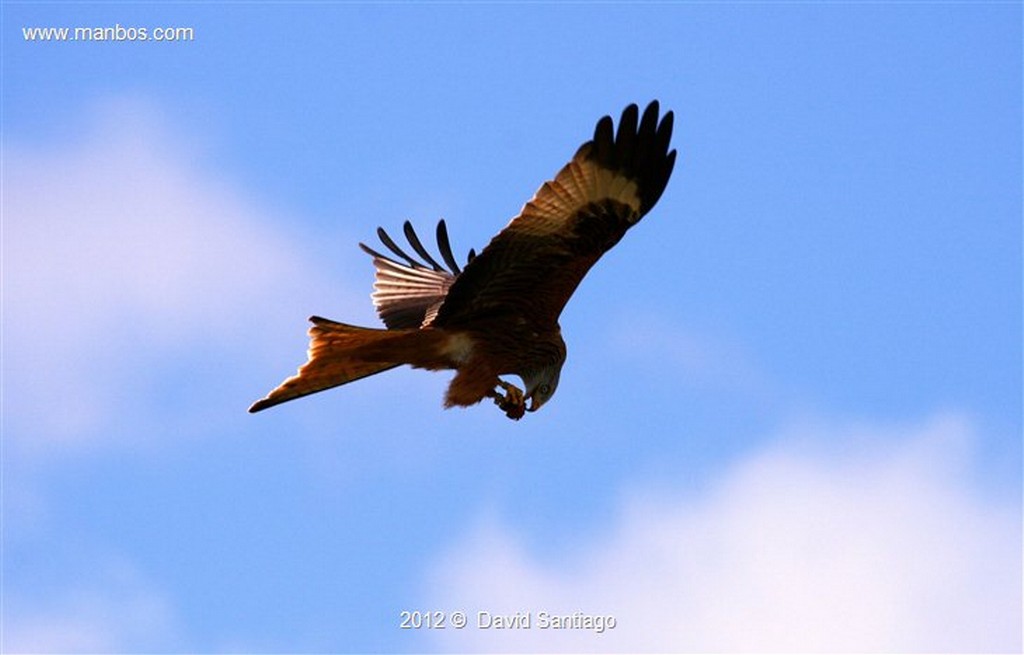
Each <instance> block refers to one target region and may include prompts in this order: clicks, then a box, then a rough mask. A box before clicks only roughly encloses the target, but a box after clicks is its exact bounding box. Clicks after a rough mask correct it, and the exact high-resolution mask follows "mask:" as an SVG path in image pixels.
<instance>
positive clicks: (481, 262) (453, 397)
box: [249, 101, 676, 420]
mask: <svg viewBox="0 0 1024 655" xmlns="http://www.w3.org/2000/svg"><path fill="white" fill-rule="evenodd" d="M638 119H639V121H638ZM671 137H672V112H667V113H666V114H665V115H664V117H662V118H661V120H660V121H659V120H658V103H657V101H655V102H652V103H651V104H649V105H648V106H647V109H645V110H644V113H643V117H642V118H640V117H639V109H638V108H637V106H636V105H630V106H628V107H626V109H625V111H623V112H622V118H621V119H620V120H619V129H618V132H615V131H614V129H613V127H612V119H611V117H610V116H605V117H604V118H602V119H601V120H600V121H598V123H597V127H596V128H595V129H594V138H593V139H592V140H590V141H587V142H586V143H584V144H583V145H582V146H581V147H580V149H579V150H577V151H576V154H575V155H574V156H573V158H572V161H570V162H569V163H568V164H567V165H566V166H565V167H564V168H563V169H562V170H561V171H559V173H558V175H556V176H555V179H554V180H551V181H548V182H545V183H544V185H543V186H541V188H540V190H539V191H537V193H536V195H534V197H533V199H532V200H530V201H529V202H528V203H526V205H525V206H524V207H523V210H522V211H521V212H520V213H519V215H518V216H516V217H515V218H513V219H512V221H511V222H510V223H509V224H508V225H507V226H506V227H505V229H504V230H502V231H501V232H499V233H498V235H497V236H496V237H494V238H493V239H492V240H491V242H490V243H489V244H488V245H487V247H486V248H484V249H483V251H482V252H481V253H480V254H479V255H475V256H474V253H473V252H472V251H471V252H470V257H469V260H468V262H467V263H466V265H465V268H464V269H463V270H460V269H459V266H458V264H456V262H455V258H454V257H453V256H452V251H451V245H450V243H449V241H448V232H447V229H446V228H445V225H444V221H441V222H440V223H439V224H438V226H437V244H438V249H439V251H440V253H441V257H442V259H444V261H445V263H446V264H447V265H448V268H447V269H446V268H444V267H442V266H441V265H440V264H438V263H437V262H436V261H435V260H434V259H433V258H432V257H431V256H430V253H429V252H427V250H426V249H425V248H424V247H423V245H422V243H421V242H420V240H419V238H418V237H417V236H416V233H415V232H414V231H413V229H412V226H411V225H410V224H409V223H408V222H406V224H405V236H406V239H408V241H409V244H410V245H411V246H412V248H413V250H415V251H416V253H417V254H418V255H419V256H420V257H421V258H422V260H423V261H417V260H415V259H413V258H412V257H410V256H408V255H407V254H406V253H405V252H403V251H402V249H401V248H399V247H398V245H397V244H396V243H395V242H394V241H393V240H392V239H391V238H390V237H389V236H388V235H387V233H386V232H385V231H384V230H382V229H378V230H377V234H378V236H379V237H380V239H381V241H382V242H383V243H384V245H385V246H386V247H387V248H388V250H390V251H391V253H392V254H393V255H394V256H395V257H397V258H398V259H400V260H402V261H398V260H397V259H393V258H391V257H388V256H385V255H382V254H380V253H378V252H376V251H374V250H372V249H370V248H368V247H366V246H365V245H363V244H359V245H360V246H361V247H362V249H363V250H364V251H366V252H367V253H368V254H370V256H372V257H373V264H374V267H375V268H376V277H375V280H376V281H375V283H374V289H375V292H374V294H373V303H374V306H375V307H376V308H377V312H378V314H379V315H380V317H381V319H382V320H383V321H384V324H385V325H386V326H387V329H373V328H364V327H356V326H354V325H346V324H344V323H336V322H334V321H330V320H327V319H325V318H320V317H318V316H314V317H312V318H310V319H309V320H310V321H311V322H312V323H313V327H311V328H310V329H309V336H310V339H311V341H310V346H309V361H308V362H306V363H305V364H303V366H302V367H301V368H300V369H299V372H298V374H297V375H295V376H294V377H291V378H288V379H287V380H285V381H284V382H283V383H282V384H281V386H279V387H277V388H276V389H274V390H273V391H271V392H270V394H269V395H268V396H267V397H266V398H264V399H262V400H259V401H257V402H256V403H254V404H253V406H252V407H250V408H249V411H250V412H258V411H260V410H262V409H266V408H267V407H271V406H273V405H277V404H278V403H283V402H285V401H288V400H291V399H293V398H298V397H299V396H305V395H307V394H311V393H315V392H317V391H323V390H324V389H329V388H331V387H336V386H339V385H342V384H347V383H349V382H352V381H353V380H358V379H360V378H364V377H367V376H369V375H373V374H375V373H380V372H381V371H386V370H388V369H391V368H394V367H396V366H400V365H402V364H409V365H411V366H413V367H415V368H425V369H429V370H432V371H437V370H442V369H455V371H456V374H455V377H454V378H453V379H452V381H451V384H450V385H449V386H448V393H447V394H446V395H445V400H444V404H445V407H451V406H453V405H460V406H468V405H473V404H476V403H478V402H480V401H481V400H483V399H484V398H492V399H494V401H495V403H496V404H497V405H498V406H499V407H500V408H501V409H502V410H503V411H504V412H505V413H506V415H507V416H508V417H509V418H512V419H516V420H518V419H520V418H522V417H523V415H524V413H525V412H527V411H530V412H533V411H536V410H537V409H539V408H540V407H541V406H542V405H543V404H544V403H546V402H547V401H548V400H550V399H551V396H553V395H554V393H555V388H556V387H557V386H558V376H559V373H560V372H561V370H562V364H563V363H564V362H565V342H564V341H562V335H561V329H560V328H559V325H558V317H559V315H560V314H561V313H562V308H563V307H565V304H566V303H567V302H568V301H569V297H570V296H572V294H573V291H575V290H576V286H577V285H578V284H579V283H580V281H581V280H582V279H583V276H584V275H586V274H587V271H588V270H590V267H591V266H593V265H594V262H596V261H597V260H598V259H599V258H600V257H601V255H603V254H604V253H605V252H606V251H607V250H608V249H609V248H611V247H612V246H614V245H615V244H616V243H618V241H619V239H621V238H622V236H623V235H624V234H625V233H626V230H628V229H629V228H631V227H633V226H634V225H635V224H636V223H637V222H638V221H639V220H640V219H641V218H642V217H643V216H644V215H645V214H646V213H647V212H649V211H650V210H651V208H652V207H654V204H655V203H656V202H658V198H660V197H661V194H662V192H663V191H664V190H665V185H666V184H668V178H669V176H670V175H671V174H672V167H673V165H674V164H675V159H676V151H675V150H672V151H671V152H669V149H668V147H669V141H670V140H671ZM424 262H426V263H424ZM500 375H516V376H519V377H520V378H521V379H522V381H523V384H524V387H525V389H524V390H520V389H519V388H518V387H515V386H514V385H512V384H510V383H508V382H506V381H504V380H502V379H500V378H499V377H498V376H500ZM498 388H500V389H503V390H504V393H501V392H500V391H498ZM527 400H530V401H531V404H530V406H529V407H527V406H526V401H527Z"/></svg>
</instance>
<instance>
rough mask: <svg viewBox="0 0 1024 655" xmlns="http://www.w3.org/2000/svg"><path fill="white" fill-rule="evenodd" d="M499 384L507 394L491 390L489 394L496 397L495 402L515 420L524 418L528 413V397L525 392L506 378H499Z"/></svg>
mask: <svg viewBox="0 0 1024 655" xmlns="http://www.w3.org/2000/svg"><path fill="white" fill-rule="evenodd" d="M498 386H499V387H501V388H502V389H504V390H505V395H501V394H500V393H498V392H497V391H495V390H491V392H490V393H489V394H488V395H489V396H490V397H491V398H493V399H494V404H495V405H497V406H498V408H499V409H501V410H502V411H503V412H505V416H507V417H509V418H510V419H512V420H513V421H518V420H519V419H521V418H523V416H524V415H525V414H526V397H525V396H524V395H523V392H522V391H521V390H520V389H519V387H517V386H515V385H514V384H510V383H508V382H505V381H504V380H498Z"/></svg>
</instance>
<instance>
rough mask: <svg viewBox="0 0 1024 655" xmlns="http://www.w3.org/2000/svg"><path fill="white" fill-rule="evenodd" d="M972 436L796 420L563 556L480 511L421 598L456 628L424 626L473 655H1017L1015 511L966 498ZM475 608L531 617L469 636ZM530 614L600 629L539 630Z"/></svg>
mask: <svg viewBox="0 0 1024 655" xmlns="http://www.w3.org/2000/svg"><path fill="white" fill-rule="evenodd" d="M974 439H975V434H974V432H973V430H972V428H971V426H970V425H969V423H968V422H967V421H965V420H963V419H962V418H958V417H955V416H952V417H951V416H939V417H936V418H934V419H932V420H929V421H927V422H925V423H923V424H921V425H917V426H884V425H882V426H878V425H876V426H871V425H866V426H848V425H845V426H838V427H837V426H822V425H817V426H809V425H802V426H797V427H794V428H793V429H790V430H787V431H785V432H784V433H783V434H781V435H780V436H779V437H778V438H777V439H776V440H774V443H776V444H777V445H775V446H773V447H771V448H768V449H767V450H765V451H763V452H761V453H758V454H755V455H753V456H751V457H749V458H748V459H746V460H745V461H742V462H740V463H738V464H737V465H736V466H735V467H733V468H732V470H731V471H729V472H728V473H727V474H726V475H725V476H723V477H722V478H721V479H720V480H719V481H718V482H717V483H716V484H715V485H714V486H712V487H711V488H709V489H708V490H707V491H706V493H704V494H702V495H700V496H698V497H682V498H680V497H676V496H673V494H672V493H671V492H666V491H664V490H662V491H659V492H651V491H638V492H635V493H633V494H631V495H629V497H628V500H626V501H625V502H624V504H623V507H622V509H621V512H620V515H619V518H618V521H617V522H616V524H615V525H613V526H609V529H608V532H607V533H606V534H604V536H603V537H602V538H601V539H600V540H599V541H597V542H596V543H593V544H592V545H590V546H589V547H587V548H583V549H581V550H580V551H579V552H578V553H577V554H576V556H575V557H574V558H573V559H572V560H571V561H545V560H543V559H541V558H539V557H538V556H536V555H534V554H531V553H530V552H529V551H528V550H526V548H525V547H524V546H523V545H522V544H523V543H524V542H525V539H521V538H520V537H519V536H517V535H516V533H515V531H514V529H513V528H511V527H510V526H507V525H504V524H503V523H502V522H500V521H498V520H495V519H493V518H492V519H488V520H484V521H482V522H481V525H480V526H479V527H478V528H477V529H476V530H475V531H474V532H473V533H472V534H470V535H468V536H467V537H466V538H465V539H463V540H461V541H459V542H458V543H457V544H455V545H454V546H453V547H452V549H451V550H450V551H449V552H448V553H447V555H446V556H445V557H444V558H443V560H442V561H440V562H438V565H437V567H436V568H435V569H434V571H435V574H434V575H433V576H432V577H431V579H430V589H431V591H430V593H429V594H428V597H429V601H428V603H427V604H426V606H427V607H437V608H445V609H452V610H454V609H461V610H464V611H466V612H467V613H468V614H469V618H470V627H468V628H466V629H463V630H451V629H448V630H444V631H435V632H434V633H433V634H434V636H436V637H437V638H438V640H439V645H440V646H441V647H443V648H444V649H449V650H473V651H510V650H511V651H518V650H524V651H536V650H544V651H635V652H645V651H647V652H664V651H791V652H792V651H922V650H923V651H936V652H939V651H962V652H967V651H989V652H997V651H1019V649H1020V648H1021V618H1020V617H1021V557H1020V553H1021V532H1020V527H1021V526H1020V519H1019V513H1018V511H1017V510H1018V509H1019V508H1014V507H1011V506H1008V505H1005V504H1000V503H999V502H997V501H994V500H992V499H989V498H985V497H982V496H980V495H978V494H977V493H975V492H974V491H972V488H971V485H970V482H969V473H970V472H969V470H968V468H969V466H968V464H967V462H969V461H970V459H971V458H970V454H971V453H970V448H971V445H972V443H973V442H974ZM851 446H852V447H851ZM478 611H488V612H491V613H494V614H499V613H500V614H513V613H515V612H527V611H529V612H532V621H533V623H532V626H531V629H529V630H524V629H510V630H496V629H487V630H483V629H478V628H476V627H475V626H476V613H477V612H478ZM541 611H547V612H550V613H554V614H563V615H571V614H572V613H574V612H582V613H584V614H590V615H612V616H614V617H615V618H616V627H615V628H614V629H611V630H605V632H604V633H602V634H597V633H596V632H595V631H594V630H588V629H579V630H555V629H540V627H539V612H541Z"/></svg>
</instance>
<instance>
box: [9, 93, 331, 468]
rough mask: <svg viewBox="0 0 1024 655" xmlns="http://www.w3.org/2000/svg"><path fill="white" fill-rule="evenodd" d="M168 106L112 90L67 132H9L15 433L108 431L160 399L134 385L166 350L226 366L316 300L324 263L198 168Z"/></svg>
mask: <svg viewBox="0 0 1024 655" xmlns="http://www.w3.org/2000/svg"><path fill="white" fill-rule="evenodd" d="M165 122H166V121H164V120H163V119H162V118H161V116H160V114H159V112H158V111H156V110H155V108H154V107H152V106H151V105H149V104H146V103H144V102H139V101H132V100H118V101H111V102H108V103H106V104H103V105H101V106H99V107H98V108H97V109H96V111H95V112H94V120H93V121H92V123H91V124H90V126H89V128H88V130H87V134H86V135H85V136H84V137H82V138H80V139H77V140H75V141H72V142H68V143H65V144H62V145H58V146H47V147H45V148H41V147H38V146H35V147H30V146H29V145H28V144H26V143H22V142H19V141H18V140H17V139H16V138H15V139H8V146H7V148H6V149H5V152H4V156H5V173H4V205H3V229H4V239H3V244H4V245H3V248H4V253H3V255H4V257H3V259H4V264H3V267H4V271H3V280H4V281H3V292H4V298H3V301H4V306H3V323H4V364H3V366H4V376H5V390H4V403H5V407H4V413H5V429H6V430H7V432H8V433H9V434H10V435H12V436H14V437H16V439H17V442H16V445H17V446H18V447H20V448H23V449H29V450H40V449H42V450H49V451H55V450H60V449H65V448H67V447H68V446H72V445H82V444H83V443H93V442H94V441H95V440H97V439H98V438H101V437H102V438H107V439H109V438H113V437H114V435H115V434H116V433H118V430H117V429H116V426H115V423H116V422H117V421H118V418H119V417H123V416H125V415H127V414H134V415H139V414H142V413H144V412H146V411H147V410H150V409H151V408H152V405H153V404H155V403H156V402H157V401H158V399H157V398H154V397H152V395H146V394H145V393H144V392H143V389H145V388H146V387H147V385H150V384H154V382H155V381H156V382H158V380H156V377H157V375H158V373H157V371H158V370H161V369H162V368H163V369H166V365H167V364H168V363H171V364H177V366H178V367H179V368H186V369H187V368H198V371H197V375H196V376H194V378H193V379H195V378H205V379H212V378H214V377H219V378H222V379H227V378H229V377H230V376H231V374H232V373H233V372H235V371H237V370H238V369H239V368H240V367H244V366H245V365H246V364H249V363H251V362H252V360H254V359H255V360H257V361H259V359H260V358H262V357H265V356H266V355H265V351H266V344H267V343H268V342H272V341H273V340H272V339H268V332H270V331H271V330H273V329H278V330H279V331H276V332H274V333H273V336H274V337H280V336H281V335H282V334H284V330H286V329H288V330H291V332H292V333H294V334H295V340H294V341H290V342H288V346H290V347H295V346H296V345H298V344H301V342H302V340H303V335H302V330H303V324H302V321H303V319H304V318H305V315H304V311H308V304H311V303H306V304H305V305H299V303H298V302H297V300H298V298H299V297H307V298H308V297H311V296H312V295H315V292H314V291H312V290H311V287H315V286H317V276H316V275H315V273H314V272H313V267H312V266H311V265H310V264H308V263H307V262H305V261H303V258H302V255H301V249H300V248H299V247H298V246H297V245H296V243H295V242H294V240H293V239H291V238H289V236H288V234H287V233H286V232H284V230H283V229H282V228H281V227H279V226H281V225H283V224H284V221H283V220H282V217H280V216H275V215H273V214H272V213H271V212H268V211H267V210H265V209H263V208H261V207H260V206H258V204H256V203H254V202H253V201H251V200H247V199H246V198H245V197H244V194H242V193H240V192H239V191H238V190H237V189H235V188H233V187H232V186H231V185H229V184H227V183H225V182H223V181H221V180H218V179H217V176H216V175H211V174H210V173H208V172H207V171H205V170H204V167H203V166H202V164H201V163H197V160H199V161H200V162H201V157H199V156H198V155H199V154H201V153H200V152H199V151H198V149H197V148H192V147H188V146H186V145H184V144H183V140H182V138H181V137H180V135H177V134H175V133H174V132H173V131H172V130H169V129H168V128H167V127H165ZM12 142H13V145H11V143H12ZM339 295H340V294H339V290H336V289H335V290H332V297H333V298H337V297H338V296H339ZM282 299H286V300H285V303H287V304H288V306H285V307H282V302H281V301H282ZM286 321H287V322H288V326H287V327H285V322H286ZM300 354H301V350H300ZM296 363H298V362H296ZM200 372H201V373H200ZM287 372H289V371H281V373H282V374H284V373H287ZM274 381H275V380H267V384H268V385H270V384H272V383H273V382H274ZM154 386H158V385H154ZM192 406H193V407H194V406H195V404H194V403H193V404H192ZM244 409H245V408H244V406H242V407H240V411H243V412H244ZM122 432H123V430H122ZM135 437H137V435H133V438H135Z"/></svg>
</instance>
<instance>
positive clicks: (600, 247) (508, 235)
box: [434, 101, 676, 326]
mask: <svg viewBox="0 0 1024 655" xmlns="http://www.w3.org/2000/svg"><path fill="white" fill-rule="evenodd" d="M658 114H659V111H658V102H657V101H654V102H652V103H651V104H649V105H648V106H647V109H645V110H644V113H643V117H642V118H639V109H638V107H637V106H636V105H630V106H628V107H626V109H625V111H623V112H622V118H621V119H620V121H619V127H618V132H617V133H616V132H615V131H614V129H613V126H612V119H611V117H610V116H605V117H604V118H602V119H601V120H600V121H598V123H597V127H596V128H595V129H594V138H593V139H592V140H590V141H588V142H586V143H584V144H583V145H582V146H581V147H580V148H579V150H577V152H576V154H575V156H574V157H573V158H572V161H570V162H569V163H568V164H567V165H566V166H565V167H564V168H562V170H561V171H559V173H558V175H556V176H555V179H553V180H550V181H548V182H545V183H544V185H543V186H541V188H540V190H538V191H537V193H536V195H534V197H533V199H532V200H530V201H529V202H528V203H526V205H525V206H524V207H523V209H522V211H521V212H520V213H519V215H518V216H516V217H515V218H513V219H512V221H511V222H510V223H509V224H508V225H507V226H506V227H505V229H504V230H502V231H501V232H500V233H498V235H497V236H495V237H494V238H493V239H492V240H491V242H490V243H489V244H488V245H487V247H486V248H484V250H483V252H481V253H480V255H479V256H478V257H476V258H475V259H473V260H472V261H471V262H470V263H468V264H467V265H466V268H465V270H464V271H463V272H462V274H461V275H459V276H458V277H457V278H456V279H453V280H450V281H449V283H450V288H448V289H447V294H446V296H445V297H444V299H443V301H442V303H441V306H440V307H439V309H438V310H437V316H436V318H435V319H434V325H436V326H456V325H471V324H473V323H474V322H475V321H476V320H477V319H479V318H482V317H485V316H494V315H515V316H520V317H524V318H527V319H528V320H531V321H532V322H534V323H536V324H538V325H553V324H554V323H556V322H557V320H558V316H559V314H561V312H562V309H563V308H564V307H565V304H566V302H568V300H569V297H570V296H572V293H573V291H575V290H576V287H577V285H579V283H580V281H581V280H582V279H583V276H584V275H586V273H587V271H588V270H590V267H591V266H593V265H594V263H595V262H596V261H597V260H598V259H599V258H600V257H601V255H603V254H604V253H605V252H606V251H607V250H608V249H610V248H611V247H612V246H614V245H615V244H616V243H618V241H619V239H621V238H622V236H623V235H624V234H625V233H626V230H628V229H629V228H630V227H632V226H633V225H635V224H636V223H637V221H639V220H640V219H641V218H642V217H643V216H644V214H646V213H647V212H648V211H650V210H651V208H652V207H653V206H654V205H655V203H657V202H658V199H659V198H660V197H661V194H662V192H663V191H664V190H665V185H666V184H668V179H669V176H670V175H671V174H672V167H673V165H674V164H675V159H676V151H675V150H673V151H671V152H669V150H668V147H669V141H670V140H671V137H672V112H667V113H666V114H665V115H664V117H662V118H661V120H660V121H659V119H658ZM638 118H639V122H638Z"/></svg>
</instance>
